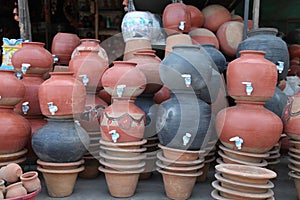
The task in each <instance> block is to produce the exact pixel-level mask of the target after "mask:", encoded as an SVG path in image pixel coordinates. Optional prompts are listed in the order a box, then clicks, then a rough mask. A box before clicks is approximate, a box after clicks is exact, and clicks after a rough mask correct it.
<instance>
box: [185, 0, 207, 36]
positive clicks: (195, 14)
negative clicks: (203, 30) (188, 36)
mask: <svg viewBox="0 0 300 200" xmlns="http://www.w3.org/2000/svg"><path fill="white" fill-rule="evenodd" d="M187 8H188V10H189V11H190V13H191V30H193V29H195V28H200V27H201V26H202V25H203V24H204V20H205V19H204V16H203V14H202V12H201V11H200V10H199V9H198V8H197V7H196V6H193V5H187Z"/></svg>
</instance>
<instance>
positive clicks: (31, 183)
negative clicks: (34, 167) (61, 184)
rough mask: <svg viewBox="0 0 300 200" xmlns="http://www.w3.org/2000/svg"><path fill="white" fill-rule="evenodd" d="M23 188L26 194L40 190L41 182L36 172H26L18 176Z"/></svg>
mask: <svg viewBox="0 0 300 200" xmlns="http://www.w3.org/2000/svg"><path fill="white" fill-rule="evenodd" d="M20 179H21V182H22V183H23V186H24V187H25V189H26V190H27V192H28V193H31V192H34V191H36V190H38V189H40V188H41V181H40V179H39V177H38V173H37V172H36V171H28V172H25V173H24V174H22V175H21V176H20Z"/></svg>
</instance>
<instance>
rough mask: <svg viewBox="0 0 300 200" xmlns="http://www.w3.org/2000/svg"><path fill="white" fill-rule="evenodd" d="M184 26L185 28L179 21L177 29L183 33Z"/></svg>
mask: <svg viewBox="0 0 300 200" xmlns="http://www.w3.org/2000/svg"><path fill="white" fill-rule="evenodd" d="M184 26H185V21H181V22H180V23H179V26H178V29H179V30H181V31H183V30H184Z"/></svg>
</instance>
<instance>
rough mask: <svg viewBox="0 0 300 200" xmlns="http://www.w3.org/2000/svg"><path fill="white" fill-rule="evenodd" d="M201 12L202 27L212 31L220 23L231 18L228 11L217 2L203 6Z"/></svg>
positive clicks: (215, 29) (214, 30) (216, 28)
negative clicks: (202, 17)
mask: <svg viewBox="0 0 300 200" xmlns="http://www.w3.org/2000/svg"><path fill="white" fill-rule="evenodd" d="M202 14H203V16H204V24H203V27H204V28H207V29H209V30H210V31H212V32H216V31H217V30H218V28H219V27H220V26H221V25H222V24H224V23H225V22H228V21H230V20H231V14H230V12H229V11H228V10H227V8H225V7H224V6H222V5H219V4H211V5H208V6H206V7H204V8H203V9H202Z"/></svg>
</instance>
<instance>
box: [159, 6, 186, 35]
mask: <svg viewBox="0 0 300 200" xmlns="http://www.w3.org/2000/svg"><path fill="white" fill-rule="evenodd" d="M162 21H163V27H164V28H165V31H166V33H167V34H168V35H171V34H174V33H188V32H189V31H190V29H191V13H190V10H189V9H188V7H187V5H185V4H184V3H171V4H169V5H167V6H166V7H165V9H164V11H163V14H162Z"/></svg>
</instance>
